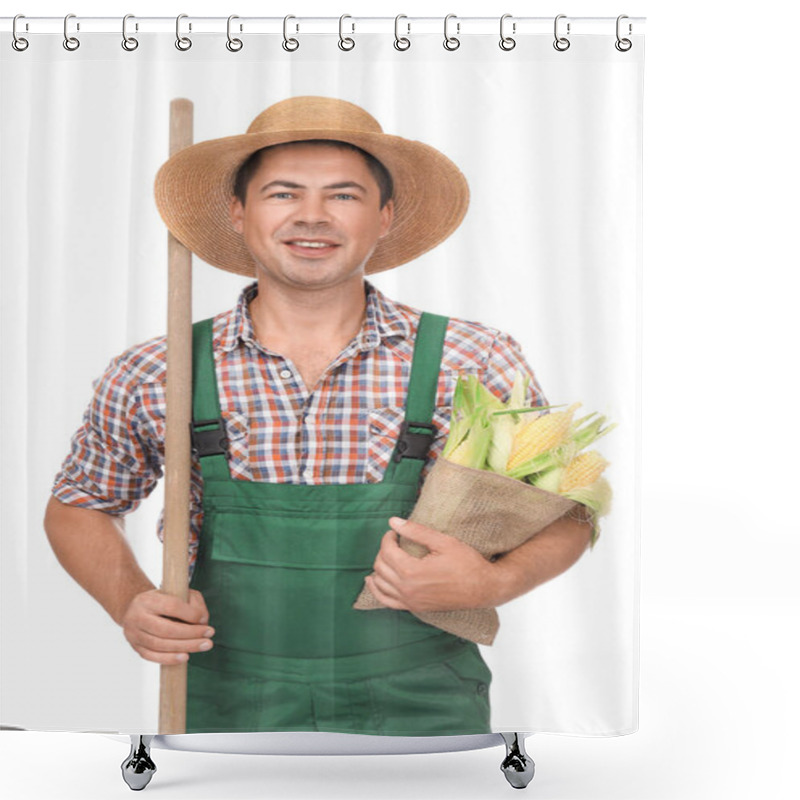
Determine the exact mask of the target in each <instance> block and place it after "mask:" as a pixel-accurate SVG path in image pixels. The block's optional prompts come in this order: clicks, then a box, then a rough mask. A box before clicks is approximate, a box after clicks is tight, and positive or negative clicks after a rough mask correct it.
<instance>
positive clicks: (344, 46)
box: [339, 14, 356, 51]
mask: <svg viewBox="0 0 800 800" xmlns="http://www.w3.org/2000/svg"><path fill="white" fill-rule="evenodd" d="M346 19H353V18H352V17H351V16H350V15H349V14H342V16H341V17H339V49H340V50H345V51H346V50H352V49H353V48H354V47H355V46H356V43H355V41H354V40H353V39H351V38H350V37H349V36H344V34H343V33H342V26H343V24H344V21H345V20H346ZM352 24H353V31H352V32H353V33H355V30H356V25H355V23H352Z"/></svg>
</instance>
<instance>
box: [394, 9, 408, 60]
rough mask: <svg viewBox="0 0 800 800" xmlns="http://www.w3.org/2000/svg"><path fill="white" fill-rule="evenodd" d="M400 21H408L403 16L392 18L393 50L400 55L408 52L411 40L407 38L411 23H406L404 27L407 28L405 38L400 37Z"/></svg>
mask: <svg viewBox="0 0 800 800" xmlns="http://www.w3.org/2000/svg"><path fill="white" fill-rule="evenodd" d="M401 19H408V17H407V16H406V15H405V14H398V15H397V16H396V17H395V18H394V49H395V50H399V51H400V52H401V53H402V52H404V51H405V50H408V48H409V47H411V39H409V38H408V35H409V34H410V33H411V23H410V22H407V23H406V26H407V28H408V32H407V33H406V35H405V36H401V35H400V20H401Z"/></svg>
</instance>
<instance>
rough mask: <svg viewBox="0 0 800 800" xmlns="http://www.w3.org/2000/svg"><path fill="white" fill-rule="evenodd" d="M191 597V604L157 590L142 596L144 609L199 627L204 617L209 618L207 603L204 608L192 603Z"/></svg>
mask: <svg viewBox="0 0 800 800" xmlns="http://www.w3.org/2000/svg"><path fill="white" fill-rule="evenodd" d="M191 597H192V596H191V595H190V602H188V603H186V602H184V601H183V600H181V599H180V598H178V597H174V596H173V595H170V594H165V593H164V592H162V591H160V590H158V589H157V590H155V591H150V592H145V593H144V594H142V595H141V602H142V606H143V607H144V608H146V609H148V610H149V611H151V612H152V613H154V614H159V615H160V616H162V617H172V618H173V619H178V620H181V621H183V622H189V623H193V624H195V625H198V624H200V623H201V621H202V619H203V617H204V616H205V617H206V618H207V617H208V610H207V609H206V608H205V603H203V605H202V607H200V606H199V605H198V604H197V601H196V600H195V602H194V603H192V602H191Z"/></svg>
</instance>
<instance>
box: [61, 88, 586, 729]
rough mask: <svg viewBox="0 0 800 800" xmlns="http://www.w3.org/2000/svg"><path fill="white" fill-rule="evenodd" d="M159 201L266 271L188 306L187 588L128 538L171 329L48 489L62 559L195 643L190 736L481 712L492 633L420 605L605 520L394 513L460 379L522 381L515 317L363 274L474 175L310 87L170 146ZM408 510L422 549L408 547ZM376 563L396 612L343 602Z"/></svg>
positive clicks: (512, 572)
mask: <svg viewBox="0 0 800 800" xmlns="http://www.w3.org/2000/svg"><path fill="white" fill-rule="evenodd" d="M156 200H157V203H158V206H159V211H160V212H161V215H162V217H163V218H164V220H165V222H166V224H167V226H168V227H169V228H170V230H171V231H172V232H173V233H174V234H175V235H176V236H177V237H178V238H179V239H180V240H181V241H182V242H183V243H184V244H185V245H186V246H187V247H189V248H190V249H191V250H192V251H193V252H195V253H196V254H197V255H199V256H200V257H202V258H203V259H204V260H206V261H207V262H209V263H211V264H213V265H215V266H217V267H220V268H222V269H226V270H229V271H232V272H237V273H240V274H250V275H254V276H255V277H256V278H257V283H256V284H253V285H251V286H249V287H248V288H246V289H245V290H244V291H243V293H242V296H241V298H240V300H239V303H238V305H237V306H236V308H235V309H233V310H231V311H229V312H226V313H223V314H219V315H217V316H216V317H215V318H214V319H213V320H207V321H205V322H204V323H198V324H196V325H195V339H194V389H193V415H194V420H195V424H194V427H195V436H196V440H195V441H196V452H195V461H194V473H193V486H192V544H191V561H192V579H191V591H190V599H189V602H188V603H183V602H181V601H179V600H177V599H176V598H174V597H169V596H167V595H164V594H162V593H161V592H160V591H159V590H157V589H156V588H155V587H154V585H153V584H152V582H151V581H150V580H149V578H147V576H146V575H145V574H144V573H143V572H142V571H141V569H140V568H139V566H138V565H137V564H136V561H135V559H134V557H133V555H132V554H131V551H130V549H129V548H128V546H127V544H126V542H125V539H124V538H123V535H122V515H124V514H125V513H128V512H129V511H131V510H132V509H133V508H135V506H136V505H137V504H138V503H139V501H140V500H141V499H142V498H143V497H144V496H146V495H147V494H148V493H149V492H150V491H151V490H152V488H153V486H154V485H155V483H156V480H157V478H158V477H159V476H160V473H161V464H162V461H163V434H164V432H163V422H164V381H165V342H164V339H163V338H161V339H156V340H153V341H150V342H146V343H144V344H142V345H139V346H136V347H133V348H131V349H130V350H129V351H127V352H126V353H124V354H122V355H121V356H120V357H119V358H117V359H115V360H114V361H113V362H112V364H111V365H110V367H109V369H108V370H107V372H106V373H105V375H104V376H103V377H102V378H101V380H100V381H99V382H98V383H97V385H96V388H95V395H94V398H93V401H92V403H91V404H90V407H89V409H88V410H87V412H86V415H85V419H84V424H83V426H82V427H81V429H79V431H78V432H77V433H76V435H75V437H74V438H73V444H72V451H71V453H70V455H69V456H68V457H67V459H66V461H65V463H64V465H63V468H62V471H61V472H60V473H59V475H58V476H57V478H56V483H55V486H54V490H53V495H54V496H53V498H51V500H50V503H49V505H48V509H47V514H46V520H45V527H46V531H47V534H48V537H49V539H50V542H51V544H52V546H53V548H54V551H55V552H56V555H57V556H58V558H59V560H60V561H61V563H62V564H63V565H64V567H65V568H66V569H67V570H68V571H69V572H70V574H71V575H72V576H73V577H74V578H75V579H76V580H77V581H78V582H79V583H80V584H81V585H82V586H83V587H84V588H85V589H87V591H89V592H90V593H91V594H92V595H93V596H94V597H95V598H96V599H97V600H98V601H99V602H100V603H101V604H102V605H103V606H104V608H105V609H106V610H107V611H108V612H109V614H110V615H111V616H112V618H113V619H114V620H115V621H116V622H117V623H118V624H120V625H121V627H122V628H123V631H124V634H125V636H126V638H127V639H128V641H129V642H130V644H131V645H132V646H133V648H134V649H135V650H136V651H137V652H138V653H139V654H140V655H141V656H142V657H143V658H146V659H148V660H151V661H155V662H158V663H161V664H174V663H179V662H180V661H186V660H187V659H189V656H190V654H191V659H190V660H189V688H188V703H187V731H188V732H200V731H236V730H239V731H248V730H252V731H255V730H279V731H291V730H325V731H341V732H351V733H380V734H389V735H428V734H439V735H441V734H469V733H483V732H488V731H489V730H490V728H489V703H488V686H489V682H490V679H491V676H490V674H489V670H488V669H487V667H486V665H485V663H484V662H483V660H482V658H481V656H480V654H479V652H478V649H477V647H476V646H475V645H474V644H473V643H471V642H467V641H465V640H462V639H458V638H456V637H454V636H451V635H450V634H447V633H444V632H442V631H439V630H438V629H436V628H432V627H430V626H428V625H426V624H424V623H422V622H421V621H420V620H418V619H417V618H416V617H415V616H414V615H413V614H412V613H409V612H411V611H423V610H447V609H454V608H475V607H485V606H497V605H500V604H502V603H505V602H507V601H509V600H511V599H512V598H514V597H517V596H519V595H521V594H523V593H524V592H527V591H530V590H531V589H532V588H534V587H535V586H537V585H539V584H541V583H542V582H544V581H546V580H549V579H550V578H552V577H554V576H555V575H557V574H559V573H560V572H563V571H564V570H565V569H567V568H568V567H569V566H570V565H571V564H572V563H574V562H575V561H576V560H577V559H578V558H579V557H580V555H581V553H582V552H583V551H584V549H585V548H586V546H587V543H588V541H589V537H590V533H591V530H590V526H589V525H588V524H586V523H583V522H580V521H577V520H574V519H567V518H565V519H562V520H559V521H558V522H556V523H554V524H553V525H551V526H550V527H548V528H546V529H545V530H544V531H542V532H540V533H539V534H538V535H537V536H536V537H534V538H533V539H532V540H531V541H529V542H528V543H526V544H525V545H523V546H522V547H520V548H518V549H516V550H514V551H512V552H511V553H508V554H507V555H505V556H504V557H502V558H500V559H499V560H497V561H496V562H489V561H487V560H485V559H483V558H482V557H481V556H480V555H478V553H477V552H476V551H474V550H472V549H471V548H470V547H468V546H466V545H464V544H462V543H460V542H458V541H457V540H455V539H454V538H452V537H449V536H445V535H444V534H441V533H439V532H437V531H433V530H430V529H427V528H425V527H423V526H421V525H418V524H415V523H411V522H406V520H405V517H407V516H408V514H409V513H410V511H411V509H412V508H413V506H414V502H415V499H416V496H417V492H418V488H419V483H420V479H421V477H422V476H423V471H424V469H426V468H427V466H428V465H429V464H430V462H431V461H432V460H433V457H435V455H436V454H437V453H438V452H440V451H441V447H442V446H443V443H444V438H445V436H444V434H445V432H446V431H445V427H446V424H447V419H448V417H449V410H448V406H449V405H450V403H451V396H452V391H453V388H454V384H455V379H456V377H457V375H458V374H459V373H460V372H464V371H472V372H474V373H475V374H478V376H479V377H480V379H481V380H482V381H483V382H484V383H485V384H486V385H487V386H489V388H490V389H492V390H493V391H495V392H496V393H497V394H498V395H499V396H501V397H502V398H503V399H506V398H507V396H508V394H509V392H510V389H511V385H512V381H513V375H514V372H515V370H517V369H520V370H523V371H524V372H525V373H527V374H529V375H531V377H532V374H531V371H530V368H529V367H528V366H527V364H526V363H525V361H524V358H523V357H522V355H521V353H520V352H519V348H518V345H517V344H516V342H514V340H513V339H511V338H510V337H509V336H507V335H505V334H503V333H501V332H499V331H496V330H493V329H490V328H486V327H485V326H482V325H478V324H476V323H471V322H466V321H464V320H456V319H450V320H447V319H446V318H444V317H439V316H437V315H432V314H421V313H420V312H419V311H417V310H415V309H412V308H410V307H408V306H405V305H402V304H399V303H394V302H393V301H391V300H389V299H388V298H387V297H385V296H384V295H383V294H382V293H380V292H379V291H378V290H377V289H376V288H375V287H374V286H373V285H372V284H370V283H369V282H368V281H366V280H365V275H366V274H368V273H372V272H377V271H380V270H384V269H391V268H393V267H395V266H397V265H399V264H401V263H405V262H406V261H409V260H411V259H413V258H415V257H417V256H418V255H420V254H421V253H423V252H425V251H427V250H429V249H431V248H432V247H434V246H435V245H436V244H438V243H439V242H441V241H442V240H444V239H445V238H446V237H447V236H449V235H450V233H452V231H453V230H455V228H456V227H457V226H458V225H459V224H460V222H461V220H462V218H463V216H464V214H465V212H466V207H467V202H468V190H467V186H466V181H465V180H464V178H463V176H462V175H461V173H460V172H459V171H458V169H457V168H456V167H455V165H454V164H452V162H450V161H449V159H447V158H446V157H445V156H444V155H442V154H441V153H439V152H438V151H436V150H434V149H433V148H431V147H429V146H427V145H424V144H421V143H419V142H412V141H409V140H406V139H402V138H400V137H395V136H390V135H388V134H384V133H383V132H382V130H381V128H380V126H379V125H378V123H377V122H376V121H375V120H374V119H373V118H372V117H371V116H370V115H369V114H367V113H366V112H365V111H364V110H363V109H360V108H358V107H357V106H354V105H352V104H350V103H346V102H343V101H340V100H335V99H330V98H309V97H303V98H293V99H290V100H286V101H283V102H281V103H277V104H276V105H274V106H271V107H270V108H268V109H267V110H266V111H264V112H262V114H260V115H259V117H257V118H256V120H255V121H254V122H253V124H252V125H251V126H250V129H249V130H248V132H247V133H246V134H244V135H242V136H235V137H228V138H226V139H221V140H213V141H209V142H202V143H200V144H197V145H194V146H193V147H190V148H187V149H186V150H184V151H182V152H180V153H178V154H177V155H175V156H174V157H172V158H171V159H170V160H169V161H168V162H167V163H166V164H165V165H164V166H163V167H162V169H161V170H160V172H159V174H158V176H157V179H156ZM529 399H530V400H532V401H534V402H539V403H541V402H542V397H541V393H540V392H539V389H538V386H537V384H536V382H535V380H532V381H531V389H530V398H529ZM209 430H210V431H212V432H214V431H216V432H217V435H216V436H213V435H212V437H211V438H213V439H215V442H213V443H211V444H210V445H209V444H208V441H207V439H208V437H207V436H204V435H203V434H204V433H206V432H207V431H209ZM222 431H224V434H225V439H226V441H225V442H224V443H223V445H220V444H219V439H220V434H221V432H222ZM387 528H389V530H387ZM399 531H402V533H403V535H404V536H406V537H408V538H410V539H413V540H415V541H418V542H420V543H422V544H424V545H426V546H427V547H428V548H429V549H430V551H431V552H430V554H429V555H427V556H426V557H424V558H422V559H415V558H413V557H411V556H409V555H408V554H406V553H405V552H404V551H403V550H401V549H400V547H399V546H398V544H397V535H396V534H397V532H399ZM365 579H366V582H367V585H368V586H369V588H370V589H371V590H372V592H373V594H374V595H375V596H376V597H377V599H378V600H380V601H381V602H382V603H383V604H384V605H385V606H386V608H384V609H380V610H374V611H366V612H365V611H357V610H354V609H353V608H352V604H353V602H354V600H355V598H356V596H357V595H358V593H359V591H360V589H361V587H362V585H363V583H364V580H365ZM211 626H213V627H211Z"/></svg>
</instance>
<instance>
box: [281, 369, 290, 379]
mask: <svg viewBox="0 0 800 800" xmlns="http://www.w3.org/2000/svg"><path fill="white" fill-rule="evenodd" d="M291 377H292V371H291V370H290V369H282V370H281V378H291Z"/></svg>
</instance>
